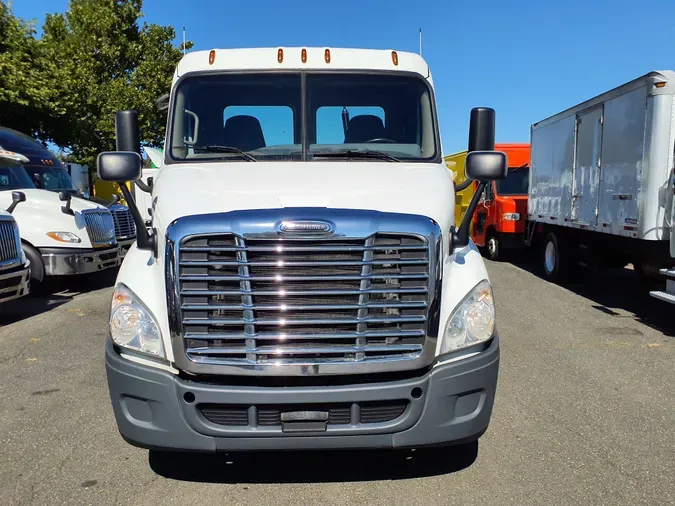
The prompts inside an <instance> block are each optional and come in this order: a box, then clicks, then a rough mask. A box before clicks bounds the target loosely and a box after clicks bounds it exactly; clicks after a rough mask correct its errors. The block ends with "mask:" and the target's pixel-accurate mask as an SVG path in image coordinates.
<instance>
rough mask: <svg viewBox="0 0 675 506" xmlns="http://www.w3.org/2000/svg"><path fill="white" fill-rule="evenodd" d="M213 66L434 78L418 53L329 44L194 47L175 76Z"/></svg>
mask: <svg viewBox="0 0 675 506" xmlns="http://www.w3.org/2000/svg"><path fill="white" fill-rule="evenodd" d="M210 70H214V71H218V70H221V71H222V70H241V71H246V70H382V71H400V72H414V73H417V74H419V75H421V76H422V77H424V78H425V79H428V80H429V81H431V73H430V70H429V65H428V64H427V63H426V61H425V60H424V59H423V58H422V57H421V56H420V55H418V54H415V53H409V52H405V51H396V50H391V49H386V50H384V49H350V48H327V47H321V48H319V47H306V48H303V47H274V48H271V47H270V48H250V49H211V50H206V51H193V52H190V53H187V54H186V55H185V56H184V57H183V58H182V59H181V61H180V62H179V63H178V67H177V68H176V73H175V76H174V80H175V79H177V78H179V77H181V76H183V75H184V74H187V73H189V72H200V71H210Z"/></svg>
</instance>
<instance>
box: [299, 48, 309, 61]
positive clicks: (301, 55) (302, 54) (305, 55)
mask: <svg viewBox="0 0 675 506" xmlns="http://www.w3.org/2000/svg"><path fill="white" fill-rule="evenodd" d="M300 59H301V60H302V63H307V50H306V49H303V50H302V52H301V53H300Z"/></svg>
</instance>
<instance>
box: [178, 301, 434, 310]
mask: <svg viewBox="0 0 675 506" xmlns="http://www.w3.org/2000/svg"><path fill="white" fill-rule="evenodd" d="M426 305H427V304H426V302H424V301H422V300H418V301H411V302H365V303H363V304H360V303H359V305H358V306H354V304H304V305H286V304H276V305H262V304H261V305H253V304H249V305H245V304H238V305H226V304H183V305H182V306H181V307H182V309H183V310H184V311H193V310H194V311H213V310H238V309H251V310H253V309H257V310H258V311H286V312H290V311H312V310H314V311H325V310H329V309H354V308H355V307H356V308H358V309H361V308H371V307H372V308H388V307H394V308H410V307H426Z"/></svg>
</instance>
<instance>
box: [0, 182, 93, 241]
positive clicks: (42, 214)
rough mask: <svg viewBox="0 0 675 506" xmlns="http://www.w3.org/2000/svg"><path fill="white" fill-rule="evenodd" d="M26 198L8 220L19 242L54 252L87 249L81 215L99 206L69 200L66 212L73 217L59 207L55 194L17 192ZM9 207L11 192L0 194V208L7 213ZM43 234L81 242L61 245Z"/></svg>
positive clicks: (36, 191) (86, 236)
mask: <svg viewBox="0 0 675 506" xmlns="http://www.w3.org/2000/svg"><path fill="white" fill-rule="evenodd" d="M20 191H22V192H23V193H24V194H25V195H26V201H25V202H21V203H20V204H19V205H17V206H16V208H15V209H14V212H13V213H12V216H14V219H15V220H16V223H17V225H18V226H19V233H20V234H21V239H23V240H25V241H28V242H29V243H31V244H32V245H33V246H35V247H37V248H39V247H54V248H91V247H92V246H91V242H90V240H89V235H88V234H87V230H86V228H85V224H84V219H83V218H82V214H81V213H82V211H84V210H85V209H105V208H104V207H103V206H100V205H98V204H95V203H94V202H89V201H87V200H83V199H81V198H78V197H73V198H72V199H71V203H70V208H71V209H72V210H73V213H74V216H73V215H69V214H65V213H64V212H62V211H61V207H62V206H64V205H65V202H61V201H60V200H59V194H58V193H56V192H51V191H47V190H39V189H34V188H27V189H23V190H20ZM11 203H12V192H11V191H9V190H7V191H0V208H2V209H7V208H8V207H9V205H10V204H11ZM47 232H72V233H73V234H76V235H77V236H78V237H79V238H80V239H81V241H82V242H80V243H63V242H58V241H55V240H54V239H51V238H50V237H48V236H47Z"/></svg>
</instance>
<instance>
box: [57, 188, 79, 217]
mask: <svg viewBox="0 0 675 506" xmlns="http://www.w3.org/2000/svg"><path fill="white" fill-rule="evenodd" d="M72 198H73V196H72V195H71V194H70V193H69V192H59V200H60V201H61V202H65V203H66V205H65V206H61V212H63V214H70V215H71V216H72V215H73V214H75V213H73V210H72V209H71V208H70V202H71V200H72Z"/></svg>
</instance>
